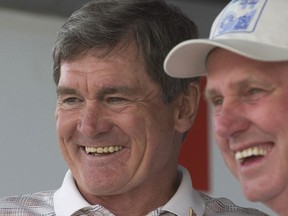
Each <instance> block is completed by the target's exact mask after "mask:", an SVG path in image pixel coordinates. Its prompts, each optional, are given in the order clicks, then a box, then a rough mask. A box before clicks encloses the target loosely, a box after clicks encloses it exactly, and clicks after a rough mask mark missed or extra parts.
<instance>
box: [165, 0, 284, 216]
mask: <svg viewBox="0 0 288 216" xmlns="http://www.w3.org/2000/svg"><path fill="white" fill-rule="evenodd" d="M287 8H288V1H287V0H257V1H240V0H239V1H238V0H233V1H231V2H230V3H229V4H228V5H227V6H226V7H225V8H224V9H223V10H222V12H221V13H220V14H219V15H218V17H217V18H216V19H215V21H214V23H213V25H212V29H211V33H210V38H209V39H207V40H205V39H198V40H188V41H185V42H182V43H180V44H179V45H177V46H176V47H175V48H173V49H172V51H171V52H170V53H169V54H168V56H167V58H166V59H165V64H164V67H165V70H166V72H167V73H168V74H170V75H171V76H173V77H182V78H184V77H185V78H187V77H199V76H206V75H207V86H206V97H207V99H208V101H209V102H210V103H211V105H212V107H213V122H214V132H215V138H216V141H217V143H218V145H219V148H220V150H221V153H222V155H223V158H224V160H225V162H226V164H227V166H228V167H229V169H230V170H231V172H232V173H233V174H234V176H235V177H236V178H237V179H238V180H239V182H240V184H241V187H242V189H243V191H244V194H245V196H246V197H247V198H248V199H249V200H251V201H258V202H262V203H264V204H265V205H267V206H268V207H270V208H271V209H272V210H274V211H275V212H276V213H277V214H278V215H281V216H284V215H288V205H287V200H288V157H287V154H288V123H287V122H288V112H287V111H288V100H287V97H288V85H287V83H288V74H287V71H288V31H287V28H286V26H287V23H288V13H287Z"/></svg>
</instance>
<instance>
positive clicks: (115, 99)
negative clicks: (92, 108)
mask: <svg viewBox="0 0 288 216" xmlns="http://www.w3.org/2000/svg"><path fill="white" fill-rule="evenodd" d="M107 101H108V103H111V104H117V103H125V102H127V99H125V98H121V97H109V98H108V99H107Z"/></svg>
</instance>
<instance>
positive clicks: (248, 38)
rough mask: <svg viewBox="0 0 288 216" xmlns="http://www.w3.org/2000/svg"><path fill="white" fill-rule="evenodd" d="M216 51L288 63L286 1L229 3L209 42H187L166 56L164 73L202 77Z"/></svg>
mask: <svg viewBox="0 0 288 216" xmlns="http://www.w3.org/2000/svg"><path fill="white" fill-rule="evenodd" d="M216 47H219V48H223V49H226V50H229V51H231V52H234V53H237V54H240V55H242V56H245V57H248V58H251V59H254V60H260V61H271V62H272V61H286V60H288V0H232V1H231V2H230V3H229V4H228V5H227V6H226V7H225V8H224V9H223V10H222V11H221V12H220V14H219V15H218V16H217V17H216V19H215V20H214V22H213V25H212V28H211V32H210V36H209V39H191V40H187V41H184V42H182V43H180V44H178V45H177V46H175V47H174V48H173V49H172V50H171V51H170V52H169V54H168V55H167V57H166V59H165V61H164V69H165V72H166V73H167V74H168V75H170V76H172V77H180V78H187V77H197V76H205V75H206V74H207V71H206V58H207V55H208V54H209V52H210V51H211V50H212V49H214V48H216Z"/></svg>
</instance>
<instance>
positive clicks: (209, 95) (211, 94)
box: [205, 88, 219, 100]
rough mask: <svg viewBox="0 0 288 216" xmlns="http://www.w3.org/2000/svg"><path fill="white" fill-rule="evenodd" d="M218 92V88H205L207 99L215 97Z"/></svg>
mask: <svg viewBox="0 0 288 216" xmlns="http://www.w3.org/2000/svg"><path fill="white" fill-rule="evenodd" d="M218 94H219V93H218V91H217V90H216V89H207V88H206V89H205V98H206V99H207V100H209V99H211V98H213V97H215V95H218Z"/></svg>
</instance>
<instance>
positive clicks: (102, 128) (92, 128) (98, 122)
mask: <svg viewBox="0 0 288 216" xmlns="http://www.w3.org/2000/svg"><path fill="white" fill-rule="evenodd" d="M111 128H112V124H111V121H110V120H109V119H108V117H107V109H105V107H103V106H101V105H100V104H98V103H97V102H94V101H91V102H87V103H86V104H85V106H84V108H83V110H82V114H81V117H80V121H79V124H78V130H79V131H80V132H81V133H82V134H84V135H85V136H87V137H94V136H97V135H99V134H102V133H106V132H108V131H109V130H111Z"/></svg>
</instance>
